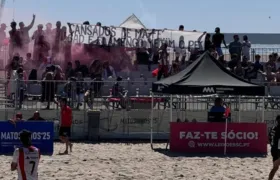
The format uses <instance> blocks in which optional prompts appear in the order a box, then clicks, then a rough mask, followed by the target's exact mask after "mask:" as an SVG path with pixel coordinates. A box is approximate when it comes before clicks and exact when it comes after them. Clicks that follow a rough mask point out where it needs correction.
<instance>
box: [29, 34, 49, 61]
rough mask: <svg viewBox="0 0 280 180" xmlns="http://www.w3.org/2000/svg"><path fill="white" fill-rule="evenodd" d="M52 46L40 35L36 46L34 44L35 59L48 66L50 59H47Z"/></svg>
mask: <svg viewBox="0 0 280 180" xmlns="http://www.w3.org/2000/svg"><path fill="white" fill-rule="evenodd" d="M49 50H50V44H49V43H48V42H47V41H46V40H45V37H44V36H43V35H40V36H39V38H38V41H37V42H36V44H35V43H34V52H33V55H34V56H33V59H34V60H36V61H37V62H38V61H39V62H40V63H42V62H44V61H46V62H44V63H45V64H47V61H48V59H45V58H46V57H48V55H49Z"/></svg>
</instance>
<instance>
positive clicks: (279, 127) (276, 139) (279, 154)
mask: <svg viewBox="0 0 280 180" xmlns="http://www.w3.org/2000/svg"><path fill="white" fill-rule="evenodd" d="M269 141H270V146H271V156H272V160H273V168H272V170H271V171H270V173H269V178H268V180H272V179H273V177H274V175H275V173H276V172H277V170H278V168H279V165H280V115H278V116H277V117H276V126H274V127H273V128H272V129H271V130H270V132H269Z"/></svg>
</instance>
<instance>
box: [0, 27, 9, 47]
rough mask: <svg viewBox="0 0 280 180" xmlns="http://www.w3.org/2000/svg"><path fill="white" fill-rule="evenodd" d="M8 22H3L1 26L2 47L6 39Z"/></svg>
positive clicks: (0, 41) (0, 40) (0, 38)
mask: <svg viewBox="0 0 280 180" xmlns="http://www.w3.org/2000/svg"><path fill="white" fill-rule="evenodd" d="M6 27H7V26H6V24H4V23H2V24H1V27H0V47H1V46H2V45H3V44H4V40H5V39H6V32H5V30H6Z"/></svg>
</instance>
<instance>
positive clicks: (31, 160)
mask: <svg viewBox="0 0 280 180" xmlns="http://www.w3.org/2000/svg"><path fill="white" fill-rule="evenodd" d="M31 134H32V133H31V132H29V131H26V130H23V131H21V133H20V141H21V142H22V146H23V147H21V148H16V149H15V151H14V155H13V161H12V164H11V170H12V171H15V170H16V169H17V171H18V179H19V180H38V165H39V160H40V156H41V155H40V150H39V149H38V148H36V147H34V146H32V144H31Z"/></svg>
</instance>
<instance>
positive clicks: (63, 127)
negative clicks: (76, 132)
mask: <svg viewBox="0 0 280 180" xmlns="http://www.w3.org/2000/svg"><path fill="white" fill-rule="evenodd" d="M60 108H61V115H60V119H61V121H60V128H59V139H60V140H61V141H62V142H63V143H65V144H66V149H65V151H64V153H63V154H68V148H70V152H72V146H73V145H72V143H71V142H70V139H69V138H70V136H71V126H72V109H71V108H70V107H69V106H67V99H66V98H61V100H60Z"/></svg>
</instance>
